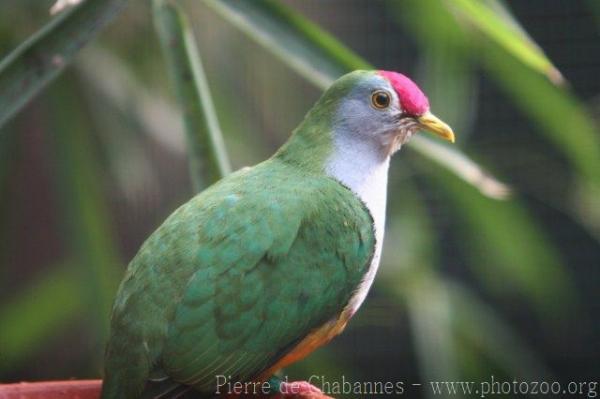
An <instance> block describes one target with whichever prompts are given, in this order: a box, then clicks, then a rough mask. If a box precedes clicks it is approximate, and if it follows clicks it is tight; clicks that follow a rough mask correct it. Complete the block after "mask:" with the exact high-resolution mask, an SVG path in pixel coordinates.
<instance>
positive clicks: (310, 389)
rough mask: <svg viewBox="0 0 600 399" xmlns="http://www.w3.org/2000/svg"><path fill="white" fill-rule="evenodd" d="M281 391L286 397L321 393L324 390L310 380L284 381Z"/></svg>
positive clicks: (280, 387) (280, 386)
mask: <svg viewBox="0 0 600 399" xmlns="http://www.w3.org/2000/svg"><path fill="white" fill-rule="evenodd" d="M279 393H281V394H282V395H283V396H284V397H294V396H311V395H320V394H322V393H323V392H321V390H320V389H319V388H317V387H316V386H314V385H313V384H311V383H310V382H308V381H292V382H286V381H284V382H282V383H281V384H280V385H279Z"/></svg>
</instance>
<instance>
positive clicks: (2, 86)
mask: <svg viewBox="0 0 600 399" xmlns="http://www.w3.org/2000/svg"><path fill="white" fill-rule="evenodd" d="M127 2H128V0H87V1H85V2H83V4H80V5H79V6H77V7H74V8H73V9H71V10H68V11H66V12H65V13H63V14H60V15H58V16H57V17H55V18H54V19H52V20H51V21H50V22H49V23H48V24H47V25H46V26H44V27H43V28H41V29H40V30H39V31H38V32H37V33H35V34H34V35H33V36H31V37H30V38H29V39H28V40H27V41H25V42H24V43H23V44H21V45H20V46H19V47H17V48H16V49H15V50H14V51H12V52H11V53H10V54H9V55H8V56H6V57H5V58H4V59H3V60H2V61H0V128H1V127H2V126H3V125H4V124H5V123H6V122H7V121H8V120H9V119H10V118H11V117H12V116H13V115H15V114H16V113H17V112H19V110H20V109H21V108H23V106H25V105H26V104H27V103H28V102H29V100H31V99H32V98H33V97H34V96H35V95H36V94H38V93H39V92H40V91H41V90H42V89H43V88H44V87H45V86H46V85H47V84H48V83H49V82H51V81H52V80H53V79H55V78H56V77H57V76H58V75H59V74H60V72H61V71H62V70H63V69H64V68H65V67H66V66H67V65H68V64H69V63H70V62H71V61H72V59H73V57H74V56H75V55H76V54H77V53H78V52H79V50H81V48H82V47H83V46H85V45H86V44H87V43H88V42H89V41H90V40H92V39H93V38H94V37H95V36H96V34H97V33H98V32H99V31H100V30H101V29H102V28H104V26H106V24H108V23H109V22H110V21H111V20H112V19H113V18H114V17H115V16H116V15H117V14H118V13H119V11H121V9H122V8H123V6H125V4H126V3H127Z"/></svg>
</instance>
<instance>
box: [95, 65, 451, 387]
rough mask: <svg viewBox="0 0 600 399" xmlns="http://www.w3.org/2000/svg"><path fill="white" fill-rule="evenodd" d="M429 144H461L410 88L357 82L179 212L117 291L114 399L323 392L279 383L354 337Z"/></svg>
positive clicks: (384, 74)
mask: <svg viewBox="0 0 600 399" xmlns="http://www.w3.org/2000/svg"><path fill="white" fill-rule="evenodd" d="M419 130H424V131H429V132H431V133H434V134H436V135H438V136H440V137H441V138H442V139H445V140H448V141H450V142H454V133H453V131H452V129H451V128H450V127H449V126H448V125H447V124H446V123H444V122H443V121H442V120H441V119H439V118H437V117H436V116H434V114H433V113H432V112H431V111H430V106H429V100H428V99H427V96H426V95H425V94H424V93H423V91H422V90H421V89H420V88H419V87H418V86H417V84H416V83H414V82H413V81H412V80H411V79H410V78H408V77H407V76H405V75H403V74H401V73H398V72H392V71H383V70H357V71H353V72H350V73H348V74H346V75H343V76H342V77H340V78H338V79H337V80H336V81H335V82H333V83H332V84H331V86H330V87H329V88H328V89H327V90H326V91H325V92H324V93H323V94H322V96H321V97H320V98H319V99H318V100H317V102H316V103H315V105H314V106H313V107H312V108H311V109H310V110H309V111H308V113H307V114H306V116H305V117H304V119H303V120H302V122H301V123H300V124H299V126H298V127H297V128H296V129H295V130H294V131H293V132H292V134H291V135H290V137H289V139H288V140H287V141H286V142H285V143H284V144H283V145H282V146H281V147H280V148H279V149H278V150H277V151H276V152H275V153H274V155H273V156H271V157H270V158H269V159H267V160H265V161H263V162H261V163H258V164H257V165H255V166H252V167H246V168H243V169H240V170H239V171H236V172H234V173H232V174H230V175H228V176H226V177H224V178H223V179H221V180H219V181H217V182H216V183H214V184H213V185H211V186H210V187H208V188H206V189H205V190H204V191H202V192H201V193H199V194H197V195H196V196H194V197H193V198H192V199H191V200H189V201H188V202H187V203H185V204H183V205H182V206H180V207H179V208H178V209H176V210H175V211H174V212H173V213H172V214H171V215H170V216H169V217H168V218H167V219H166V220H165V221H164V222H163V223H162V225H161V226H160V227H158V229H157V230H156V231H154V233H152V234H151V235H150V236H149V238H148V239H147V240H146V241H145V242H144V243H143V244H142V246H141V248H140V249H139V251H138V253H137V254H136V255H135V257H134V258H133V259H132V260H131V262H130V264H129V265H128V267H127V270H126V272H125V276H124V278H123V280H122V282H121V284H120V286H119V288H118V291H117V295H116V299H115V301H114V305H113V309H112V314H111V320H110V334H109V339H108V343H107V346H106V351H105V367H104V379H103V385H102V394H101V398H102V399H116V398H125V399H137V398H156V399H158V398H161V399H162V398H180V397H184V396H185V395H188V394H190V393H191V392H193V394H194V395H196V396H194V397H200V398H204V397H206V398H210V397H214V396H217V394H219V393H221V392H219V388H224V381H227V382H228V384H229V386H230V385H231V382H235V383H242V382H243V383H247V382H260V383H263V384H264V383H267V384H269V385H268V389H269V391H268V392H270V393H278V392H284V393H285V390H286V389H290V388H296V389H298V392H295V393H305V392H314V391H313V390H317V391H318V388H316V387H313V386H312V385H311V384H308V383H307V382H298V384H296V385H293V384H294V383H290V382H287V381H285V380H283V379H281V378H280V377H278V376H277V374H276V372H277V371H278V370H280V369H282V368H283V367H286V366H288V365H290V364H292V363H294V362H296V361H298V360H300V359H303V358H304V357H306V356H307V355H308V354H310V353H311V352H312V351H314V350H315V349H317V348H318V347H320V346H322V345H324V344H326V343H327V342H329V341H330V340H331V339H332V338H333V337H335V336H336V335H338V334H339V333H341V332H342V330H344V328H345V326H346V324H347V323H348V321H349V320H350V318H351V317H352V316H353V315H354V314H355V312H356V311H357V310H358V308H359V307H360V306H361V304H362V303H363V301H364V299H365V297H366V295H367V292H368V291H369V288H370V286H371V284H372V282H373V279H374V277H375V274H376V272H377V268H378V265H379V261H380V258H381V252H382V244H383V238H384V226H385V212H386V197H387V181H388V169H389V165H390V158H391V156H392V155H393V154H394V153H396V152H397V151H398V150H399V149H400V148H401V147H402V146H403V145H404V144H405V143H406V142H407V141H408V140H409V139H410V137H411V136H412V135H413V134H415V133H416V132H417V131H419ZM229 393H231V392H229Z"/></svg>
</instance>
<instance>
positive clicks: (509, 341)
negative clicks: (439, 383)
mask: <svg viewBox="0 0 600 399" xmlns="http://www.w3.org/2000/svg"><path fill="white" fill-rule="evenodd" d="M445 287H446V292H447V294H448V300H449V303H450V306H451V307H452V310H453V316H454V317H453V323H452V324H453V326H452V328H453V330H454V331H456V334H457V335H460V336H462V337H464V338H465V340H466V341H467V342H466V345H468V346H469V347H470V348H477V349H479V350H480V351H481V352H482V353H484V354H485V355H487V357H488V358H490V359H491V360H492V361H494V362H495V363H496V364H498V365H499V366H501V367H502V368H503V369H504V370H505V371H506V372H507V374H508V375H511V376H513V377H519V378H521V379H528V380H530V381H535V380H536V379H539V378H542V377H546V378H547V377H550V372H549V371H548V370H547V368H546V367H545V366H544V364H543V363H542V362H541V361H540V359H538V358H537V356H536V355H535V353H534V352H533V350H532V349H531V348H530V347H529V346H527V345H526V344H525V342H523V341H522V340H521V339H520V338H519V337H518V336H517V335H516V334H515V332H514V331H513V330H512V329H511V328H510V325H509V324H507V323H506V322H504V321H503V320H502V319H500V317H499V315H498V314H497V313H496V311H495V310H494V309H493V308H492V307H490V306H489V305H487V304H485V303H483V302H482V301H481V300H480V299H479V298H477V297H476V296H475V295H473V293H472V292H470V291H469V290H468V289H467V288H465V287H463V286H462V285H459V284H457V283H454V282H450V281H446V282H445ZM507 348H510V350H507ZM462 351H463V349H462V348H461V352H462ZM485 377H486V378H487V377H489V376H485Z"/></svg>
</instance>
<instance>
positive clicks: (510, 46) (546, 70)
mask: <svg viewBox="0 0 600 399" xmlns="http://www.w3.org/2000/svg"><path fill="white" fill-rule="evenodd" d="M445 4H446V6H447V7H448V8H449V9H451V10H452V11H455V12H457V13H458V14H459V15H460V16H461V17H462V18H463V19H464V20H465V21H467V23H469V24H470V25H471V26H473V27H475V28H476V29H477V30H478V31H479V32H481V33H482V34H483V35H485V36H487V37H488V38H489V39H490V40H492V41H494V42H496V43H497V44H498V45H499V46H501V47H502V48H504V49H505V50H506V51H507V52H509V53H510V54H511V55H512V56H513V57H514V58H515V59H518V60H519V61H521V62H522V63H523V64H525V65H527V66H528V67H529V68H531V69H533V70H535V71H537V72H538V73H540V74H542V75H545V76H546V77H547V78H548V79H550V80H551V81H552V82H554V83H557V84H558V83H562V82H563V81H564V79H563V77H562V75H561V74H560V72H559V71H558V69H557V68H556V67H555V66H554V65H553V64H552V62H551V61H550V60H549V59H548V57H546V55H545V54H544V52H543V51H542V49H541V48H540V47H538V46H537V45H536V44H535V43H534V42H533V41H531V40H530V39H529V37H528V36H526V35H523V34H522V32H521V31H519V30H518V29H516V28H515V25H513V24H512V23H510V22H509V20H507V19H506V18H505V17H503V15H502V14H500V13H499V12H497V11H495V10H494V9H493V8H492V7H489V6H488V5H487V4H486V3H485V2H483V1H479V0H456V1H451V2H446V3H445Z"/></svg>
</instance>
